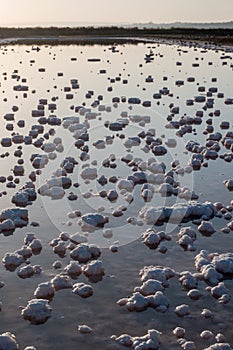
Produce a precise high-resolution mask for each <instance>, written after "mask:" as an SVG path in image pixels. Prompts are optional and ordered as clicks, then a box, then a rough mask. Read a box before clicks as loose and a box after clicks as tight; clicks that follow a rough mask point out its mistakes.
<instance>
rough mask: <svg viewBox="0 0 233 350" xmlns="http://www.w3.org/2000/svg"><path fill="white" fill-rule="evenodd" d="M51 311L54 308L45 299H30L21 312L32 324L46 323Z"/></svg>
mask: <svg viewBox="0 0 233 350" xmlns="http://www.w3.org/2000/svg"><path fill="white" fill-rule="evenodd" d="M51 313H52V308H51V306H50V305H49V304H48V300H45V299H32V300H30V301H29V302H28V305H27V306H26V307H25V308H24V309H23V310H22V312H21V314H22V316H23V318H24V319H25V320H28V321H30V323H32V324H42V323H45V322H46V321H47V320H48V319H49V318H50V317H51Z"/></svg>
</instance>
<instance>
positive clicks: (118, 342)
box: [0, 41, 233, 350]
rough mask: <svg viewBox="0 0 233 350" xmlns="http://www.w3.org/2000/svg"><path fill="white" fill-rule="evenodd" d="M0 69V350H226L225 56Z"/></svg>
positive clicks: (81, 49) (87, 59)
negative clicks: (0, 319) (0, 115)
mask: <svg viewBox="0 0 233 350" xmlns="http://www.w3.org/2000/svg"><path fill="white" fill-rule="evenodd" d="M0 54H1V56H2V64H1V68H0V74H1V76H2V81H1V84H0V90H1V92H0V96H1V105H2V130H1V132H0V157H1V167H0V199H1V201H0V238H1V244H0V247H1V248H0V250H1V276H2V277H1V279H2V281H1V282H0V293H1V294H0V310H1V316H2V324H3V325H4V326H3V327H2V330H1V332H2V334H1V335H0V349H2V350H17V349H25V350H33V349H40V348H41V349H42V348H43V350H47V349H63V348H64V344H66V347H67V349H73V348H83V349H90V348H92V347H93V348H96V349H110V348H111V349H124V348H129V349H135V350H144V349H145V350H146V349H148V350H149V349H151V350H152V349H161V350H162V349H185V350H195V349H203V350H204V349H205V350H211V349H213V350H214V349H216V350H217V349H219V350H224V349H232V346H233V345H232V344H233V338H232V331H231V330H232V324H231V323H232V320H231V317H232V312H233V306H232V291H233V284H232V276H233V251H232V243H233V236H232V232H233V219H232V215H233V214H232V213H233V199H232V191H233V178H232V160H233V130H232V113H233V110H232V106H233V97H232V95H231V94H232V91H231V89H230V86H232V83H233V81H232V70H233V64H232V58H233V50H232V48H227V47H225V48H224V47H217V46H214V45H211V44H207V43H206V44H199V45H197V44H195V43H185V42H183V43H175V42H168V41H167V42H159V43H156V42H152V43H149V42H147V43H145V42H144V43H137V44H134V45H133V44H132V45H131V44H116V45H113V46H111V45H107V44H105V45H103V46H100V45H94V46H85V45H80V46H78V45H71V46H65V45H57V46H52V45H51V46H50V45H38V46H30V43H29V45H17V44H15V45H3V44H2V45H1V46H0ZM55 338H56V339H55ZM42 339H43V340H42ZM32 343H33V344H32ZM31 344H32V345H31Z"/></svg>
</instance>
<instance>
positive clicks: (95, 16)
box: [0, 0, 233, 26]
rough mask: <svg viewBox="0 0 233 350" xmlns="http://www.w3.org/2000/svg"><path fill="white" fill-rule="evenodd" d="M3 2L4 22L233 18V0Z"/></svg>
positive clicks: (0, 15)
mask: <svg viewBox="0 0 233 350" xmlns="http://www.w3.org/2000/svg"><path fill="white" fill-rule="evenodd" d="M0 5H1V6H0V26H7V25H10V26H12V25H24V24H25V25H27V24H34V25H43V24H51V25H54V24H58V23H64V24H65V25H69V24H74V23H75V24H78V23H90V24H91V23H93V24H95V23H104V24H116V23H147V22H154V23H170V22H176V21H180V22H224V21H230V20H232V19H233V0H0Z"/></svg>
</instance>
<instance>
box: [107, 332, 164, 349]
mask: <svg viewBox="0 0 233 350" xmlns="http://www.w3.org/2000/svg"><path fill="white" fill-rule="evenodd" d="M160 335H161V333H160V332H159V331H157V330H156V329H150V330H148V333H147V334H146V335H144V336H141V337H131V336H130V335H128V334H123V335H121V336H119V337H117V338H115V337H112V338H113V339H114V340H115V342H116V343H118V344H119V345H123V346H126V347H129V348H131V349H135V350H140V349H141V350H146V349H150V350H156V349H159V345H160Z"/></svg>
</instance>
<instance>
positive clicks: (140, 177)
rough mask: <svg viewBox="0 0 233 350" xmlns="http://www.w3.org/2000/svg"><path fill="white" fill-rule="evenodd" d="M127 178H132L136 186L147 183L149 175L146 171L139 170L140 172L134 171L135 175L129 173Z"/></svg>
mask: <svg viewBox="0 0 233 350" xmlns="http://www.w3.org/2000/svg"><path fill="white" fill-rule="evenodd" d="M127 180H130V181H132V182H133V184H134V186H136V185H139V184H140V185H141V184H145V183H147V182H148V181H147V175H146V173H144V172H143V171H141V172H140V171H138V172H135V173H133V175H129V176H128V177H127Z"/></svg>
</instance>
